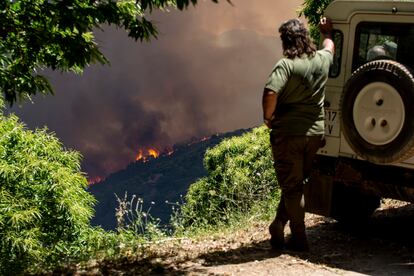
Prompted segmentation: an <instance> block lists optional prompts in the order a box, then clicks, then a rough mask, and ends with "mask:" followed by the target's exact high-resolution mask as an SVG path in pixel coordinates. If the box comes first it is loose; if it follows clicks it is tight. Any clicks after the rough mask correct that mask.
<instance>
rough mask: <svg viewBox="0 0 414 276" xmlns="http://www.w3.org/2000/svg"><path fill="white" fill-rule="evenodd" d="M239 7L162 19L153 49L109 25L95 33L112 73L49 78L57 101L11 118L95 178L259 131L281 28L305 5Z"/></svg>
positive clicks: (237, 2)
mask: <svg viewBox="0 0 414 276" xmlns="http://www.w3.org/2000/svg"><path fill="white" fill-rule="evenodd" d="M232 2H233V4H234V5H233V6H231V5H229V4H227V3H226V2H225V1H221V3H220V4H218V5H217V4H213V3H211V2H210V1H200V3H199V4H198V5H197V6H196V7H195V8H189V9H188V10H186V11H183V12H180V11H176V10H174V9H171V10H170V11H167V12H156V13H155V14H153V15H152V16H151V19H152V20H154V22H155V23H156V24H157V27H158V29H159V37H158V39H152V40H151V42H149V43H139V42H134V41H133V40H132V39H130V38H128V37H127V34H126V32H125V31H124V30H122V29H117V28H115V27H111V26H105V27H103V32H102V31H97V32H96V34H95V35H96V40H97V42H98V43H99V45H100V46H101V50H102V51H103V53H104V54H105V55H106V57H107V58H108V59H109V61H110V65H109V66H107V65H92V66H90V67H88V68H86V69H85V72H84V73H83V75H74V74H70V73H64V74H61V73H57V72H49V71H48V72H47V73H46V74H47V76H48V77H49V79H50V80H51V83H52V85H53V87H54V90H55V95H54V96H46V97H42V96H40V97H35V98H34V99H33V103H24V104H22V105H20V106H18V107H13V108H12V109H11V111H12V112H14V113H16V114H17V115H18V116H19V117H20V118H21V120H22V121H23V122H25V123H26V124H27V125H28V127H29V128H31V129H34V128H36V127H43V126H47V127H48V129H49V130H50V131H52V132H54V133H55V134H56V135H57V136H58V137H59V138H60V139H61V140H62V142H63V144H64V145H65V147H67V148H71V149H75V150H78V151H80V152H81V153H82V155H83V156H84V159H83V163H82V168H83V170H84V171H85V172H86V173H87V174H88V176H89V177H96V176H101V177H104V176H107V175H108V174H109V173H111V172H114V171H117V170H119V169H122V168H124V167H125V166H126V165H127V164H129V163H130V162H132V161H134V159H135V156H136V153H137V152H138V150H139V149H140V148H146V147H156V148H158V149H160V150H162V149H163V148H165V147H167V146H171V145H173V144H175V143H181V142H185V141H188V140H190V139H192V138H194V137H203V136H209V135H212V134H214V133H218V132H226V131H231V130H235V129H239V128H248V127H253V126H256V125H259V124H260V123H261V93H262V91H263V85H264V82H265V80H266V78H267V76H268V74H269V72H270V70H271V69H272V67H273V65H274V63H275V62H276V61H277V59H278V58H280V57H281V46H280V41H279V38H278V34H277V28H278V26H279V25H280V23H281V22H283V21H285V20H287V19H289V18H292V17H296V16H297V14H296V11H297V9H298V7H299V5H300V4H301V1H298V0H295V1H292V0H284V1H275V0H256V1H252V0H233V1H232Z"/></svg>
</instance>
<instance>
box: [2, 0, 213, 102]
mask: <svg viewBox="0 0 414 276" xmlns="http://www.w3.org/2000/svg"><path fill="white" fill-rule="evenodd" d="M212 1H213V2H218V0H212ZM196 2H197V0H92V1H91V0H67V1H60V0H15V1H1V2H0V91H1V92H2V93H3V94H4V96H5V100H6V101H7V102H8V103H10V104H13V103H14V102H15V101H17V100H20V101H21V100H24V99H26V98H29V97H30V96H31V95H34V94H36V93H37V92H40V93H44V94H47V93H53V90H52V87H51V86H50V84H49V82H48V80H47V79H46V78H45V77H44V76H42V75H41V74H39V72H41V70H42V69H44V68H51V69H53V70H61V71H73V72H76V73H80V72H82V70H83V68H84V67H85V66H87V65H89V64H91V63H107V62H108V61H107V60H106V58H105V57H104V55H103V54H102V53H101V52H100V50H99V47H98V44H97V43H96V41H95V40H94V33H93V31H94V30H96V29H99V27H100V26H101V25H102V24H109V25H111V24H114V25H116V26H119V27H121V28H124V29H125V30H126V31H128V34H129V36H130V37H132V38H133V39H135V40H141V41H142V40H148V39H149V38H150V37H156V36H157V30H156V28H155V26H154V24H153V23H152V22H151V21H149V20H148V19H147V15H148V13H151V12H152V11H153V10H154V9H164V8H166V7H168V6H174V5H176V6H177V7H178V8H179V9H184V8H186V7H187V6H188V5H190V4H196Z"/></svg>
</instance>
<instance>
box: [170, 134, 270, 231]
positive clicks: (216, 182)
mask: <svg viewBox="0 0 414 276" xmlns="http://www.w3.org/2000/svg"><path fill="white" fill-rule="evenodd" d="M204 165H205V167H206V169H207V171H208V176H207V177H204V178H202V179H200V180H199V181H197V182H196V183H194V184H192V185H191V186H190V188H189V190H188V193H187V195H186V197H185V203H184V204H183V205H182V207H181V210H180V212H179V213H178V214H177V215H175V217H174V218H173V222H174V227H175V228H185V227H189V226H196V227H197V226H203V225H214V224H217V223H222V222H227V221H230V219H231V218H234V217H236V216H239V215H240V214H243V213H249V212H250V211H251V210H252V208H253V207H254V206H255V205H258V204H263V203H264V202H265V203H266V202H268V201H269V200H275V199H277V198H278V190H277V189H276V187H277V182H276V176H275V172H274V169H273V161H272V154H271V150H270V143H269V131H268V130H267V129H266V128H264V127H260V128H256V129H253V130H252V131H251V132H249V133H246V134H244V135H243V136H240V137H234V138H231V139H226V140H224V141H223V142H221V143H220V144H219V145H217V146H216V147H214V148H212V149H209V150H208V151H207V152H206V155H205V157H204Z"/></svg>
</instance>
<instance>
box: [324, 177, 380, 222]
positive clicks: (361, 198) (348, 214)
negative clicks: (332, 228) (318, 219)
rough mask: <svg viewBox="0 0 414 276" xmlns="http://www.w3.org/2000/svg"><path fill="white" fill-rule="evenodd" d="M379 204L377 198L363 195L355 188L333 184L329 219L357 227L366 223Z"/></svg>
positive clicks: (338, 183)
mask: <svg viewBox="0 0 414 276" xmlns="http://www.w3.org/2000/svg"><path fill="white" fill-rule="evenodd" d="M380 203H381V198H380V197H379V196H374V195H369V194H364V193H362V192H361V191H360V190H358V188H356V187H347V186H345V185H344V184H343V183H341V182H334V185H333V190H332V203H331V204H332V205H331V217H332V218H334V219H335V220H337V221H339V222H340V223H342V224H344V225H349V226H356V227H358V226H359V225H361V224H364V223H366V222H367V221H368V219H369V218H370V217H371V215H372V214H373V213H374V211H375V210H376V209H377V208H378V207H379V206H380Z"/></svg>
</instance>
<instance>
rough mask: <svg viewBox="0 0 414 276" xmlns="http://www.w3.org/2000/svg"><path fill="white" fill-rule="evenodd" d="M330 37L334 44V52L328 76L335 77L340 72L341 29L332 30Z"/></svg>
mask: <svg viewBox="0 0 414 276" xmlns="http://www.w3.org/2000/svg"><path fill="white" fill-rule="evenodd" d="M332 38H333V41H334V44H335V54H334V56H333V63H332V65H331V68H329V77H330V78H336V77H337V76H339V74H340V73H341V56H342V42H343V40H344V36H343V34H342V32H341V31H339V30H333V32H332Z"/></svg>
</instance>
